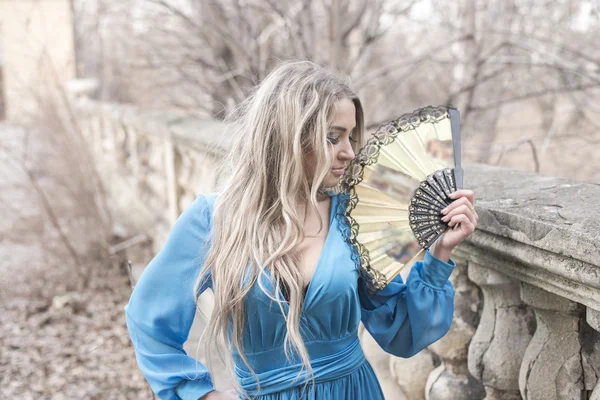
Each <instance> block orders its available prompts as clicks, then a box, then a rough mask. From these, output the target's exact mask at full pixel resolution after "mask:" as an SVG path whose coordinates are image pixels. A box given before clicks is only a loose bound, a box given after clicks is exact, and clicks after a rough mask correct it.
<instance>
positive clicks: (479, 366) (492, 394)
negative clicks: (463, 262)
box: [469, 263, 535, 400]
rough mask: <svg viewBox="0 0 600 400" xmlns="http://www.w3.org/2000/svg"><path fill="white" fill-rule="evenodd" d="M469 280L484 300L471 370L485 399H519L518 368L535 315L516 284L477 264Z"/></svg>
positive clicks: (471, 348) (533, 327)
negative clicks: (521, 298)
mask: <svg viewBox="0 0 600 400" xmlns="http://www.w3.org/2000/svg"><path fill="white" fill-rule="evenodd" d="M469 278H471V280H472V281H473V282H475V283H476V284H478V285H479V287H480V288H481V290H482V291H483V298H484V303H483V312H482V315H481V321H480V323H479V326H478V328H477V331H476V333H475V335H474V336H473V340H472V341H471V345H470V346H469V371H470V372H471V374H473V376H475V377H476V378H477V379H479V381H480V382H481V383H483V385H484V386H485V391H486V394H487V397H486V400H513V399H514V400H520V399H521V395H520V393H519V380H518V379H519V369H520V367H521V360H522V358H523V354H524V351H525V348H526V347H527V345H528V343H529V341H530V340H531V337H532V335H533V332H534V331H535V322H534V316H533V313H532V311H531V309H529V307H527V306H525V305H524V304H523V303H522V302H521V300H520V296H519V283H518V282H517V281H513V280H512V279H510V278H508V277H506V276H505V275H502V274H500V273H498V272H496V271H493V270H491V269H488V268H485V267H484V266H481V265H477V264H474V263H470V264H469Z"/></svg>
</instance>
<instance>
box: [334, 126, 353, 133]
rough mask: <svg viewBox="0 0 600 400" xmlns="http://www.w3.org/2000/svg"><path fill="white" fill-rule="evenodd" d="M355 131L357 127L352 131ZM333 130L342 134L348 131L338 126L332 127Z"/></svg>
mask: <svg viewBox="0 0 600 400" xmlns="http://www.w3.org/2000/svg"><path fill="white" fill-rule="evenodd" d="M355 129H356V127H354V128H353V129H352V130H355ZM331 130H333V131H341V132H342V133H344V132H346V131H347V129H346V128H344V127H343V126H337V125H336V126H332V127H331Z"/></svg>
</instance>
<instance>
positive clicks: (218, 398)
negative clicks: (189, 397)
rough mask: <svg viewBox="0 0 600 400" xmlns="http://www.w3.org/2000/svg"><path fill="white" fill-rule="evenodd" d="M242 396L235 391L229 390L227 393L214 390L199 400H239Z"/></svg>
mask: <svg viewBox="0 0 600 400" xmlns="http://www.w3.org/2000/svg"><path fill="white" fill-rule="evenodd" d="M239 399H240V396H238V394H237V392H236V391H235V390H228V391H226V392H219V391H217V390H213V391H212V392H210V393H208V394H206V395H204V396H202V397H200V399H199V400H239Z"/></svg>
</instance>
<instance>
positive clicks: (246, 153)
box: [126, 62, 477, 400]
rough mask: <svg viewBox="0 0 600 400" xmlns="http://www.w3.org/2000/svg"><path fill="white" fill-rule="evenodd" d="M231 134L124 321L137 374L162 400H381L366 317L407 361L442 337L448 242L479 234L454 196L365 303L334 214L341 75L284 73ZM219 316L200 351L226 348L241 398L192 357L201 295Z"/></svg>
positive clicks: (347, 146)
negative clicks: (438, 233)
mask: <svg viewBox="0 0 600 400" xmlns="http://www.w3.org/2000/svg"><path fill="white" fill-rule="evenodd" d="M231 122H232V124H231V125H229V129H230V131H228V133H227V134H229V135H233V136H235V137H237V139H238V140H237V144H236V145H235V147H234V148H233V151H232V153H231V156H230V158H229V159H228V161H227V162H226V163H225V164H224V165H226V166H227V167H228V168H230V169H229V175H230V177H231V178H230V179H229V180H228V182H227V183H226V184H225V185H224V187H222V188H221V190H220V191H219V193H218V194H208V195H199V196H198V197H197V198H196V200H195V201H194V202H193V204H192V205H191V206H190V207H188V208H187V209H186V211H185V212H184V213H183V214H182V215H181V216H180V217H179V219H178V220H177V223H176V224H175V226H174V227H173V229H172V231H171V233H170V236H169V238H168V240H167V243H166V244H165V245H164V247H163V248H162V249H161V251H160V252H159V253H158V254H157V255H156V257H155V258H154V259H153V260H152V261H151V262H150V264H149V265H148V267H147V268H146V270H145V271H144V273H143V274H142V276H141V278H140V280H139V282H138V284H137V286H136V287H135V290H134V291H133V294H132V296H131V300H130V302H129V304H128V305H127V306H126V314H127V324H128V328H129V332H130V334H131V338H132V341H133V344H134V347H135V352H136V356H137V361H138V364H139V367H140V368H141V370H142V372H143V373H144V375H145V377H146V379H147V380H148V382H149V383H150V385H151V387H152V389H153V390H154V392H155V393H156V394H157V395H158V396H159V397H160V398H162V399H194V400H196V399H204V400H218V399H239V398H242V397H245V398H248V397H250V398H257V399H260V400H291V399H301V398H302V399H304V398H308V399H319V400H348V399H369V400H378V399H383V394H382V391H381V388H380V386H379V383H378V382H377V379H376V377H375V374H374V373H373V370H372V369H371V366H370V365H369V363H368V362H367V361H366V360H365V357H364V355H363V352H362V350H361V347H360V343H359V341H358V336H357V332H358V327H359V323H360V322H361V321H362V322H363V324H364V326H365V328H366V329H367V330H368V331H369V332H370V333H371V335H372V336H373V337H374V338H375V340H376V341H377V343H379V345H380V346H381V347H382V348H383V349H384V350H385V351H387V352H388V353H391V354H394V355H396V356H400V357H410V356H412V355H414V354H416V353H418V352H419V351H421V350H422V349H423V348H425V347H426V346H428V345H430V344H431V343H433V342H435V341H436V340H438V339H439V338H441V337H442V336H443V335H444V334H445V333H446V332H447V330H448V329H449V327H450V323H451V321H452V315H453V310H454V291H453V289H452V285H451V284H450V282H449V281H448V277H449V276H450V274H451V272H452V270H453V268H454V263H453V262H452V261H451V260H449V256H450V253H451V251H452V249H453V248H454V246H456V245H457V244H458V243H460V242H461V241H462V240H464V239H465V238H466V237H467V236H469V235H470V234H471V233H472V232H473V230H474V229H475V226H476V224H477V215H476V214H475V212H474V210H473V193H472V192H470V191H460V192H457V195H456V197H457V198H459V200H458V201H456V202H454V203H453V204H452V205H451V206H450V207H449V210H448V213H447V220H449V221H450V226H454V225H457V224H460V225H459V226H460V229H455V230H449V231H448V232H446V233H445V234H444V235H443V236H442V237H441V238H440V239H439V240H438V241H437V243H436V246H435V250H433V251H431V252H427V254H426V256H425V259H424V261H423V262H419V263H418V264H416V265H415V266H414V267H413V269H412V270H411V272H410V275H409V277H408V279H407V281H406V283H404V282H403V281H402V278H401V277H400V276H398V277H397V278H396V279H394V281H393V282H392V283H390V284H389V285H388V286H387V287H386V288H385V289H384V290H382V291H380V292H378V293H377V294H376V295H369V294H368V293H367V291H366V290H365V286H364V282H362V280H361V278H359V272H358V270H357V267H356V266H355V265H354V264H353V262H352V259H351V251H352V250H351V249H350V247H349V246H348V245H347V243H346V242H345V241H344V238H343V236H342V233H341V230H340V229H339V224H340V223H342V222H341V219H338V218H336V214H337V212H339V211H340V209H338V208H337V206H338V204H339V195H335V194H333V192H331V191H327V190H326V189H327V188H330V187H333V186H335V185H336V184H337V183H338V181H339V179H340V176H341V175H342V173H343V171H344V168H345V167H346V166H347V165H348V164H349V162H350V161H351V160H352V159H353V158H354V154H355V152H356V151H357V150H358V149H359V147H360V145H361V143H362V142H363V139H364V127H363V110H362V107H361V103H360V101H359V99H358V98H357V97H356V95H355V94H354V93H353V92H352V91H351V90H350V89H349V87H348V85H347V83H346V81H345V79H344V78H342V77H340V76H338V75H337V74H336V73H334V72H332V71H329V70H326V69H323V68H321V67H319V66H317V65H315V64H312V63H309V62H290V63H284V64H282V65H281V66H279V67H278V68H277V69H276V70H275V71H273V72H272V73H271V74H270V75H269V76H268V77H267V78H266V79H265V80H264V81H263V82H262V83H261V84H260V85H259V86H258V87H257V88H256V89H255V91H254V92H253V94H252V95H251V96H250V97H249V98H248V99H247V100H246V101H245V102H244V103H243V104H242V105H241V107H239V109H237V110H236V112H235V113H234V114H233V115H232V116H231ZM208 288H210V289H211V290H212V291H213V292H214V296H215V308H214V311H213V313H212V315H211V317H210V321H209V323H208V326H207V330H206V332H205V337H203V339H202V340H203V341H205V342H206V344H207V350H210V349H211V348H216V343H218V342H219V341H220V340H224V341H225V342H226V343H228V344H229V346H228V354H227V357H228V359H229V360H230V361H232V362H231V363H230V364H231V365H232V366H233V369H234V371H235V375H236V377H237V384H238V387H237V390H236V391H229V392H219V391H216V390H215V389H214V387H213V384H212V381H211V377H210V374H209V372H208V370H207V369H206V367H205V366H204V365H202V364H201V363H199V362H198V361H196V360H195V359H194V358H192V357H190V356H188V355H186V353H185V351H184V350H183V347H182V345H183V343H184V342H185V341H186V339H187V337H188V332H189V329H190V326H191V324H192V321H193V318H194V314H195V311H196V308H195V303H196V301H197V297H198V296H199V295H200V294H201V293H202V292H203V291H204V290H206V289H208Z"/></svg>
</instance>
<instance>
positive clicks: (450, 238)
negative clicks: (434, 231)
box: [432, 190, 479, 262]
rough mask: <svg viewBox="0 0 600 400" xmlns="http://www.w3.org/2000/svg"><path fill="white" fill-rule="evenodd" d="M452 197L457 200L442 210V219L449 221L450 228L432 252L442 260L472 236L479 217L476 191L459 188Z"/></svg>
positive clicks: (446, 259) (446, 258)
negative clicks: (476, 208)
mask: <svg viewBox="0 0 600 400" xmlns="http://www.w3.org/2000/svg"><path fill="white" fill-rule="evenodd" d="M450 197H451V198H452V199H453V200H455V201H453V202H452V203H451V204H450V205H449V206H448V207H446V208H445V209H444V210H442V213H443V214H444V215H445V216H444V217H442V221H444V222H448V226H449V227H450V228H451V229H448V230H447V231H446V232H444V233H443V234H442V236H440V237H439V238H438V240H437V241H436V242H435V244H434V248H433V250H432V254H433V255H434V256H435V257H437V258H439V259H440V260H442V261H446V262H447V261H448V260H449V259H450V253H452V250H453V249H454V247H456V245H458V244H459V243H461V242H462V241H463V240H465V239H466V238H467V237H468V236H470V235H471V234H472V233H473V232H474V231H475V228H476V227H477V220H478V219H479V217H478V216H477V213H476V212H475V207H474V204H475V199H474V193H473V192H472V191H470V190H457V191H456V192H454V193H452V194H451V195H450Z"/></svg>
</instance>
